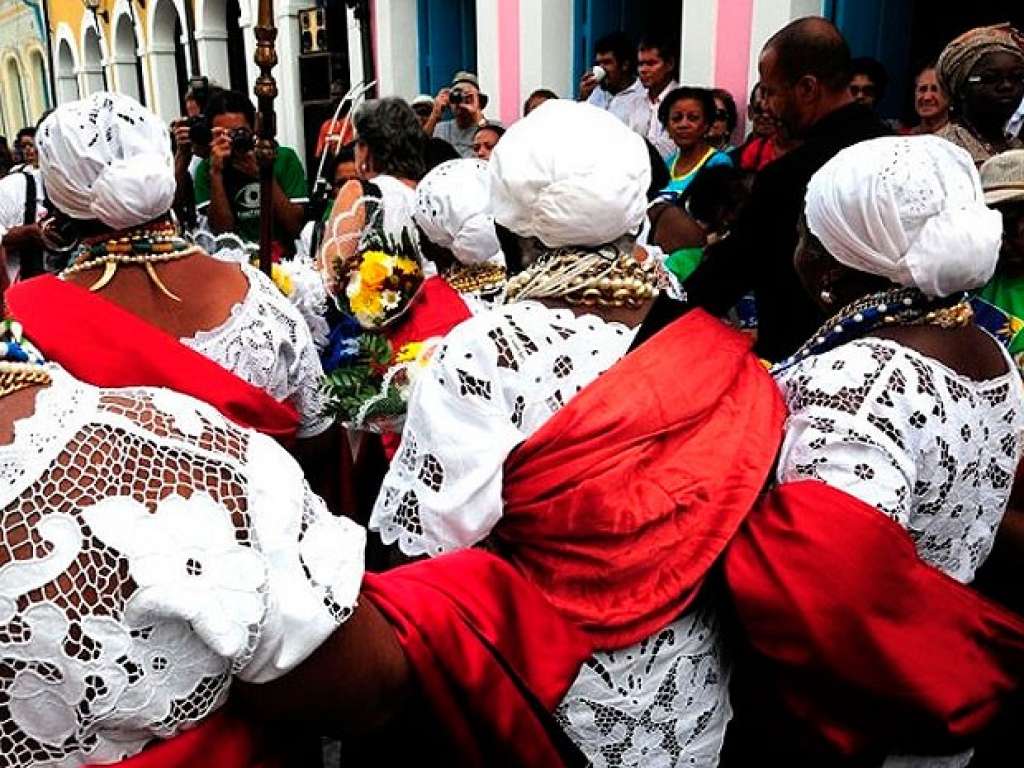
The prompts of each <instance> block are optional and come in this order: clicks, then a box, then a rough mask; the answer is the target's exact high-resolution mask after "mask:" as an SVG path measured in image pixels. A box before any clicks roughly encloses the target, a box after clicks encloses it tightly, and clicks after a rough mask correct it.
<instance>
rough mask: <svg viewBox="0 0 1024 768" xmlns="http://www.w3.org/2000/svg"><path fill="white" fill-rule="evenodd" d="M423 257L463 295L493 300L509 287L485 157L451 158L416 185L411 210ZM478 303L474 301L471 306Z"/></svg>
mask: <svg viewBox="0 0 1024 768" xmlns="http://www.w3.org/2000/svg"><path fill="white" fill-rule="evenodd" d="M413 218H414V219H415V220H416V225H417V226H418V227H419V230H420V233H421V234H422V235H423V237H421V238H420V244H421V246H422V248H423V254H424V256H425V257H427V258H429V259H431V260H432V261H433V262H434V263H435V264H437V267H438V271H439V272H441V273H442V274H443V276H444V278H445V280H446V281H448V284H449V285H451V286H452V287H453V288H455V290H457V291H458V292H459V293H461V294H464V295H468V296H472V297H479V298H482V299H485V300H489V299H490V300H492V299H495V298H497V297H499V296H500V294H501V292H502V290H503V289H504V287H505V277H506V273H505V257H504V256H503V255H502V253H501V245H500V244H499V243H498V234H497V231H496V230H495V228H494V217H493V216H492V215H491V176H490V172H489V170H488V166H487V163H486V162H485V161H483V160H468V159H462V160H449V161H448V162H446V163H442V164H441V165H439V166H437V168H435V169H434V170H432V171H431V172H430V173H428V174H427V175H426V176H424V177H423V180H422V181H421V182H420V183H419V185H417V187H416V211H415V213H414V214H413ZM474 306H477V305H475V304H474V305H471V308H473V307H474Z"/></svg>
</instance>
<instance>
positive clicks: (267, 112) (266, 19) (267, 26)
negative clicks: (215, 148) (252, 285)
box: [253, 0, 277, 275]
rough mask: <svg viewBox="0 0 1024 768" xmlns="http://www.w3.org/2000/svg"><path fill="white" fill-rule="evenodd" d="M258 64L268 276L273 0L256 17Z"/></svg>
mask: <svg viewBox="0 0 1024 768" xmlns="http://www.w3.org/2000/svg"><path fill="white" fill-rule="evenodd" d="M253 32H254V33H255V35H256V56H255V59H256V66H258V67H259V69H260V74H259V77H257V78H256V87H255V89H254V91H255V93H256V105H257V110H256V158H257V159H258V160H259V164H260V270H262V271H263V273H264V274H266V275H269V274H270V269H271V244H272V243H273V241H274V158H275V156H276V155H277V149H276V145H275V143H274V136H275V134H276V132H277V125H276V122H277V118H276V116H275V114H274V99H275V98H277V82H276V81H275V80H274V77H273V75H271V74H270V71H271V70H272V69H273V68H274V67H275V66H276V65H277V50H276V49H275V47H274V42H275V41H276V40H277V28H276V27H275V26H274V2H273V0H259V10H258V13H257V16H256V26H255V27H254V28H253Z"/></svg>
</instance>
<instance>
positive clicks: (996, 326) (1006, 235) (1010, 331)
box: [973, 149, 1024, 372]
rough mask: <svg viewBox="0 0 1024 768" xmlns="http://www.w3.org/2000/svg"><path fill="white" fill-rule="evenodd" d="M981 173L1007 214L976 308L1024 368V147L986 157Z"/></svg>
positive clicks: (988, 193)
mask: <svg viewBox="0 0 1024 768" xmlns="http://www.w3.org/2000/svg"><path fill="white" fill-rule="evenodd" d="M980 173H981V187H982V189H984V190H985V202H987V203H988V204H989V205H990V206H991V207H993V208H994V209H995V210H997V211H999V213H1000V214H1001V215H1002V217H1003V246H1002V249H1001V250H1000V252H999V264H998V266H997V267H996V274H995V276H994V277H993V278H992V279H991V280H990V281H989V283H988V285H986V286H985V287H984V288H982V289H981V290H980V291H979V292H978V295H977V296H975V298H974V303H973V306H974V312H975V315H976V316H977V318H978V322H979V323H980V324H981V325H982V326H983V327H984V328H986V329H988V330H989V331H990V332H991V333H993V334H994V335H995V336H996V338H998V339H999V340H1000V341H1002V342H1003V343H1004V344H1005V345H1006V348H1007V349H1008V350H1009V351H1010V355H1011V356H1013V359H1014V360H1016V361H1017V367H1018V368H1019V369H1020V370H1021V371H1022V372H1024V333H1021V331H1024V149H1011V150H1010V151H1008V152H1003V153H1002V154H999V155H996V156H994V157H992V158H990V159H988V160H986V161H985V163H984V164H983V165H982V166H981V170H980Z"/></svg>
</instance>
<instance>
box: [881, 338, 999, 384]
mask: <svg viewBox="0 0 1024 768" xmlns="http://www.w3.org/2000/svg"><path fill="white" fill-rule="evenodd" d="M872 335H873V336H877V337H878V338H883V339H890V340H892V341H895V342H898V343H899V344H902V345H903V346H905V347H909V348H910V349H912V350H914V351H915V352H918V353H920V354H922V355H924V356H926V357H930V358H932V359H934V360H937V361H938V362H940V363H942V364H943V365H944V366H946V367H947V368H950V369H952V370H953V371H956V372H957V373H959V374H960V375H961V376H966V377H968V378H970V379H974V380H975V381H986V380H988V379H996V378H999V377H1000V376H1003V375H1005V374H1006V373H1007V371H1008V370H1009V365H1008V364H1007V362H1006V356H1005V355H1004V354H1003V352H1002V350H1001V349H1000V347H999V343H998V342H997V341H996V340H995V339H993V338H992V337H991V336H990V335H989V334H987V333H985V332H984V331H983V330H981V329H980V328H978V327H977V326H975V325H968V326H966V327H963V328H939V327H937V326H931V325H908V326H895V327H892V328H880V329H878V330H877V331H875V332H874V333H873V334H872Z"/></svg>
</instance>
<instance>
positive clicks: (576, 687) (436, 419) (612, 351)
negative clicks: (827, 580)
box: [370, 301, 731, 768]
mask: <svg viewBox="0 0 1024 768" xmlns="http://www.w3.org/2000/svg"><path fill="white" fill-rule="evenodd" d="M633 335H634V331H632V330H631V329H629V328H627V327H625V326H623V325H619V324H616V323H606V322H604V321H603V320H601V319H600V318H597V317H594V316H582V317H577V316H576V315H574V314H573V313H572V312H571V311H569V310H567V309H558V310H556V309H550V308H548V307H546V306H544V305H543V304H540V303H537V302H530V301H526V302H520V303H515V304H511V305H507V306H499V307H495V308H494V309H492V310H486V311H483V312H481V313H480V314H477V315H475V316H474V317H472V318H471V319H469V320H467V321H465V322H463V323H462V324H460V325H459V326H457V327H456V328H455V329H454V330H453V331H452V332H451V333H450V334H449V335H448V336H447V337H446V338H445V342H444V344H443V346H442V347H441V349H440V350H439V351H438V353H437V354H436V355H435V356H434V358H433V359H432V360H431V363H430V366H429V367H428V369H427V371H425V372H424V374H423V375H422V376H421V377H420V379H419V380H417V382H416V384H415V385H414V388H413V392H412V395H411V398H410V401H409V409H408V415H407V418H406V423H405V429H404V431H403V433H402V444H401V446H400V447H399V449H398V453H397V454H396V456H395V459H394V461H393V462H392V464H391V467H390V469H389V471H388V474H387V476H386V477H385V479H384V484H383V487H382V489H381V493H380V495H379V496H378V498H377V503H376V505H375V507H374V510H373V514H372V516H371V518H370V527H371V528H372V529H374V530H378V531H379V532H380V535H381V537H382V538H383V539H384V541H385V542H387V543H389V544H390V543H397V544H398V546H399V547H400V548H401V550H402V551H403V552H405V553H406V554H409V555H421V554H429V555H437V554H440V553H442V552H447V551H451V550H455V549H461V548H465V547H470V546H473V545H474V544H476V543H478V542H480V541H482V540H483V539H485V538H486V537H487V536H488V534H489V533H490V532H491V530H492V529H493V528H494V526H495V525H496V524H497V523H498V521H499V520H500V519H501V516H502V509H503V503H502V482H503V475H502V468H503V465H504V462H505V459H506V458H507V457H508V455H509V453H511V451H512V450H513V449H514V448H515V447H516V446H517V445H518V444H519V443H521V442H523V441H524V440H526V439H527V438H528V437H529V436H530V435H532V434H533V433H534V432H535V431H536V430H538V429H539V428H540V427H541V426H542V425H543V424H544V423H545V422H546V421H547V420H548V419H549V418H550V417H551V416H552V415H553V414H554V413H556V412H557V411H558V410H559V409H560V408H561V407H562V406H564V405H565V404H566V403H567V402H569V400H570V399H572V397H573V396H574V395H575V394H576V393H577V392H579V391H580V390H581V389H583V387H585V386H586V385H587V384H589V383H590V382H591V381H593V380H594V379H596V378H597V377H598V376H599V375H600V374H601V373H603V372H604V371H606V370H607V369H608V368H610V367H611V366H612V365H613V364H614V363H615V362H616V361H618V360H619V358H621V357H622V356H623V355H625V354H626V352H627V350H628V349H629V345H630V343H631V342H632V340H633ZM698 603H699V604H698V606H697V607H695V608H693V609H691V610H690V611H689V612H688V613H687V614H686V615H684V616H683V617H681V618H680V619H678V620H676V621H675V622H673V623H671V624H670V625H668V626H667V627H665V628H664V629H663V630H661V631H660V632H658V633H656V634H655V635H654V636H652V637H650V638H647V639H646V640H643V641H642V642H640V643H637V644H636V645H633V646H631V647H629V648H624V649H619V650H617V651H614V652H599V653H596V654H595V655H594V656H593V657H592V658H591V659H590V661H589V662H588V663H587V664H585V665H584V667H583V668H582V669H581V671H580V674H579V676H578V677H577V679H576V681H575V682H574V683H573V686H572V688H571V689H570V690H569V692H568V694H567V695H566V697H565V699H564V700H563V702H562V704H561V705H560V707H559V709H558V712H557V717H558V720H559V722H560V723H561V725H562V727H563V728H564V729H565V731H566V733H568V734H569V736H570V737H571V738H572V739H573V740H574V741H575V742H576V744H578V745H579V746H580V748H581V749H582V750H583V752H584V753H585V754H586V756H587V758H588V759H589V760H591V761H592V762H593V764H594V765H596V766H613V767H616V768H617V767H618V766H645V767H646V766H651V765H659V766H662V765H663V766H714V765H717V763H718V753H719V751H720V749H721V743H722V738H723V737H724V733H725V726H726V724H727V723H728V720H729V718H730V716H731V709H730V706H729V698H728V669H727V666H726V664H725V662H724V659H723V657H722V649H721V643H720V636H719V631H718V622H717V617H716V615H715V614H714V613H713V612H712V611H710V610H708V608H707V607H706V603H707V601H698Z"/></svg>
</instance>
